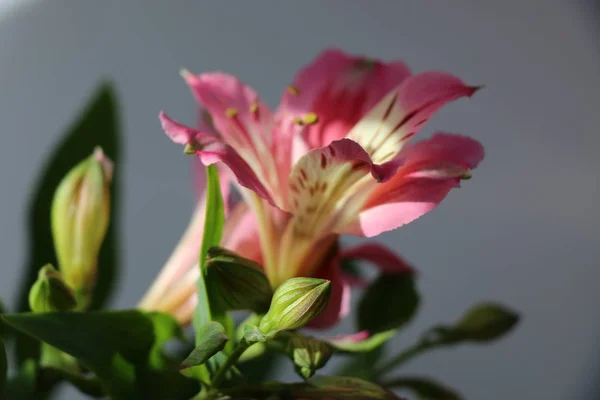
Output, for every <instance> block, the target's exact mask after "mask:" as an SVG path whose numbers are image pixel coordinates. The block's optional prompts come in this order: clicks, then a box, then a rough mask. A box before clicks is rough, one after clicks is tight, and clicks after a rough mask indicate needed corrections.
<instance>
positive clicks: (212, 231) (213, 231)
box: [193, 165, 225, 344]
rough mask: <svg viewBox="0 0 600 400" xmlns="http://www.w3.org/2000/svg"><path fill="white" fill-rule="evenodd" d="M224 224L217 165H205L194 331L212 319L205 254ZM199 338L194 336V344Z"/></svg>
mask: <svg viewBox="0 0 600 400" xmlns="http://www.w3.org/2000/svg"><path fill="white" fill-rule="evenodd" d="M224 224H225V208H224V206H223V197H222V195H221V187H220V185H219V173H218V171H217V167H215V166H214V165H210V166H208V167H206V216H205V220H204V234H203V237H202V245H201V247H200V259H199V265H200V277H199V279H198V283H197V286H198V305H197V306H196V310H195V313H194V319H193V324H194V328H195V331H196V332H198V330H199V329H200V328H201V327H202V326H203V325H204V324H206V323H208V322H210V321H212V319H213V318H212V310H211V306H210V304H209V300H208V291H207V289H206V269H205V263H206V255H207V254H208V249H210V248H211V247H215V246H218V245H219V243H220V241H221V235H222V234H223V226H224ZM198 340H200V338H198V337H196V344H199V343H198Z"/></svg>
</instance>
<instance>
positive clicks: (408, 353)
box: [371, 341, 435, 378]
mask: <svg viewBox="0 0 600 400" xmlns="http://www.w3.org/2000/svg"><path fill="white" fill-rule="evenodd" d="M432 347H435V343H431V342H425V341H421V342H418V343H416V344H414V345H412V346H411V347H409V348H407V349H405V350H404V351H402V352H400V353H399V354H398V355H396V356H395V357H393V358H392V359H391V360H388V361H387V362H385V363H384V364H383V365H382V366H380V367H379V368H375V369H374V370H373V373H372V374H371V378H377V377H379V376H381V375H384V374H386V373H388V372H389V371H390V370H392V369H394V368H396V367H398V366H400V365H402V364H404V363H405V362H406V361H408V360H410V359H411V358H413V357H415V356H417V355H419V354H421V353H423V352H425V351H427V350H429V349H431V348H432Z"/></svg>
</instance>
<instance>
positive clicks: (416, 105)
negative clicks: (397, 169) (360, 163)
mask: <svg viewBox="0 0 600 400" xmlns="http://www.w3.org/2000/svg"><path fill="white" fill-rule="evenodd" d="M477 89H478V88H477V87H472V86H467V85H465V84H464V83H463V82H462V81H461V80H460V79H458V78H456V77H455V76H452V75H450V74H446V73H442V72H424V73H421V74H418V75H414V76H412V77H410V78H408V79H406V80H404V81H403V82H402V84H400V85H399V86H398V87H397V88H396V89H394V90H392V91H391V92H390V93H389V94H388V95H386V96H385V97H384V98H383V100H381V101H380V102H379V103H378V104H377V105H376V106H375V107H374V108H373V109H372V110H371V111H370V112H369V113H368V114H367V115H366V116H365V117H364V118H363V119H361V120H360V121H359V122H358V123H357V124H356V125H355V126H354V128H352V130H351V131H350V132H349V133H348V138H350V139H352V140H354V141H355V142H357V143H358V144H360V145H361V146H362V147H363V148H364V149H365V150H366V151H367V153H368V154H369V155H370V157H371V159H372V160H373V162H375V163H383V162H386V161H389V160H391V159H393V158H394V157H396V155H397V154H398V153H399V152H400V150H401V149H402V147H403V146H404V145H405V144H406V143H407V142H408V141H409V140H410V139H411V138H412V137H413V136H414V135H415V134H416V133H417V132H418V131H420V130H421V128H422V127H423V125H424V124H425V122H427V121H428V120H429V118H431V116H432V115H433V113H435V112H436V111H437V110H438V109H440V108H441V107H442V106H444V105H445V104H447V103H448V102H450V101H452V100H455V99H458V98H460V97H464V96H471V95H472V94H473V93H474V92H475V91H476V90H477Z"/></svg>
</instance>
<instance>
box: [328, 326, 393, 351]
mask: <svg viewBox="0 0 600 400" xmlns="http://www.w3.org/2000/svg"><path fill="white" fill-rule="evenodd" d="M395 335H396V330H395V329H390V330H388V331H383V332H379V333H376V334H374V335H371V336H369V337H368V338H366V339H364V340H360V341H352V340H348V339H344V338H341V339H330V340H328V342H329V343H330V344H331V345H332V346H333V347H334V348H335V349H336V350H339V351H345V352H349V353H366V352H369V351H372V350H374V349H376V348H378V347H379V346H381V345H383V344H384V343H385V342H387V341H388V340H390V339H391V338H393V337H394V336H395Z"/></svg>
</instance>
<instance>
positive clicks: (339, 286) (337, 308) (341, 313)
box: [306, 257, 350, 329]
mask: <svg viewBox="0 0 600 400" xmlns="http://www.w3.org/2000/svg"><path fill="white" fill-rule="evenodd" d="M316 277H317V278H322V279H328V280H330V281H331V289H332V291H331V297H330V298H329V303H328V304H327V308H325V310H324V311H323V312H321V314H319V315H317V317H315V318H314V319H313V320H311V321H310V322H309V323H308V325H307V326H306V327H307V328H314V329H329V328H331V327H333V326H334V325H336V324H337V323H338V322H339V321H340V320H342V319H343V318H344V317H345V316H347V315H348V314H349V312H350V285H349V284H348V283H347V282H346V281H345V280H344V278H343V276H342V273H341V269H340V265H339V263H338V259H337V257H333V259H332V261H331V262H330V263H329V264H328V265H327V266H326V267H325V268H321V269H320V270H319V273H318V274H317V276H316Z"/></svg>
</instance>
